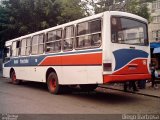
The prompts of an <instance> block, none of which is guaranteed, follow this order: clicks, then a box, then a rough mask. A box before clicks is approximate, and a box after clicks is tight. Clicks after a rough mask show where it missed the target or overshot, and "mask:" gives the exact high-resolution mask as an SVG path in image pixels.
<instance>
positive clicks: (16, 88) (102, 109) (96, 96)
mask: <svg viewBox="0 0 160 120" xmlns="http://www.w3.org/2000/svg"><path fill="white" fill-rule="evenodd" d="M0 113H14V114H15V113H16V114H37V113H38V114H124V113H126V114H127V113H132V114H138V113H150V114H151V113H160V99H159V98H154V97H148V96H143V95H137V94H132V93H125V92H121V91H115V90H109V89H101V88H98V90H96V92H91V93H86V92H80V91H79V90H75V91H74V92H72V93H70V94H63V95H52V94H50V93H48V91H47V87H46V85H45V84H43V83H34V82H25V83H23V84H22V85H13V84H11V83H10V82H9V80H8V79H6V78H0Z"/></svg>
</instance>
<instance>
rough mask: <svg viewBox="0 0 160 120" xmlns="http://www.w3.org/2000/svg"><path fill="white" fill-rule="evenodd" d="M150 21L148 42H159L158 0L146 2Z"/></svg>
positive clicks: (159, 11) (159, 3)
mask: <svg viewBox="0 0 160 120" xmlns="http://www.w3.org/2000/svg"><path fill="white" fill-rule="evenodd" d="M148 8H149V9H150V13H151V17H152V21H151V23H150V24H149V29H148V32H149V40H150V42H156V41H157V42H160V0H155V1H153V2H152V3H148Z"/></svg>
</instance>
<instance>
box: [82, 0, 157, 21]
mask: <svg viewBox="0 0 160 120" xmlns="http://www.w3.org/2000/svg"><path fill="white" fill-rule="evenodd" d="M153 1H154V0H96V1H95V0H86V1H85V2H83V5H84V6H85V7H84V8H86V6H88V5H90V6H92V8H93V9H92V10H93V11H94V13H95V14H96V13H100V12H104V11H110V10H118V11H126V12H130V13H133V14H137V15H139V16H142V17H144V18H146V19H147V20H149V21H150V20H151V17H150V13H149V10H148V7H147V2H153ZM85 10H86V11H89V10H88V9H85Z"/></svg>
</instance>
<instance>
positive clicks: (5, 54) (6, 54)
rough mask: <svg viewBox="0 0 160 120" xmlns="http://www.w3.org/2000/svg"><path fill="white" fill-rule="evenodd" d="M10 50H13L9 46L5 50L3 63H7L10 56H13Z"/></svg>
mask: <svg viewBox="0 0 160 120" xmlns="http://www.w3.org/2000/svg"><path fill="white" fill-rule="evenodd" d="M10 48H11V47H10V46H7V47H5V48H4V54H3V62H7V61H9V60H10V56H11V51H10Z"/></svg>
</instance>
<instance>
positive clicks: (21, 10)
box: [0, 0, 84, 44]
mask: <svg viewBox="0 0 160 120" xmlns="http://www.w3.org/2000/svg"><path fill="white" fill-rule="evenodd" d="M80 2H81V1H80V0H3V1H2V4H0V41H3V42H1V43H2V44H4V41H6V40H8V39H13V38H16V37H20V36H22V35H25V34H29V33H33V32H36V31H39V30H42V29H46V28H49V27H53V26H56V25H57V24H62V23H65V22H69V21H72V20H76V19H79V18H82V17H84V13H83V11H84V10H83V9H82V8H81V4H80Z"/></svg>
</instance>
